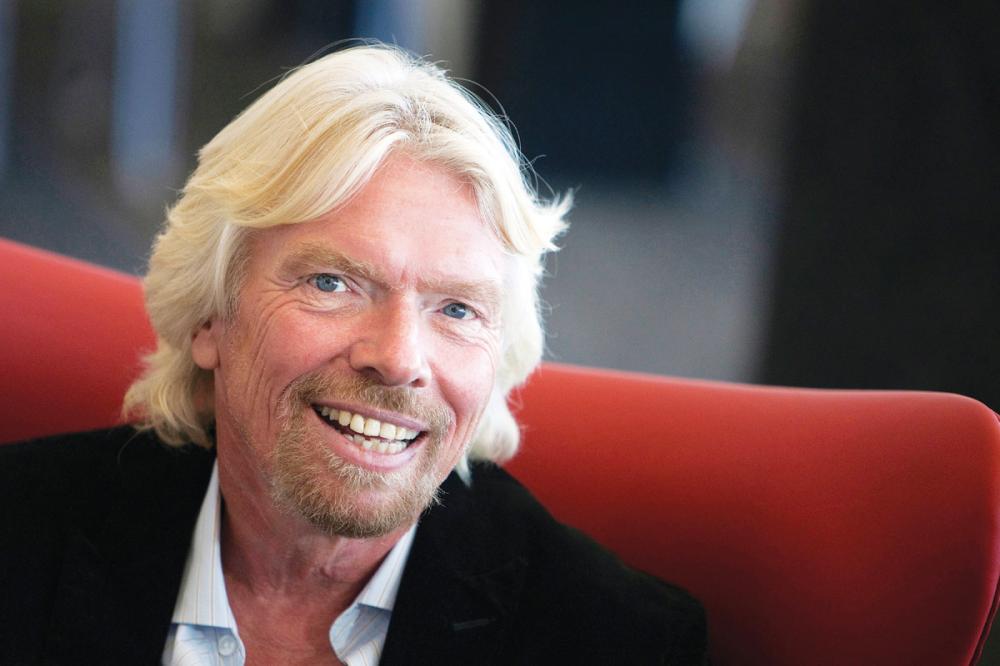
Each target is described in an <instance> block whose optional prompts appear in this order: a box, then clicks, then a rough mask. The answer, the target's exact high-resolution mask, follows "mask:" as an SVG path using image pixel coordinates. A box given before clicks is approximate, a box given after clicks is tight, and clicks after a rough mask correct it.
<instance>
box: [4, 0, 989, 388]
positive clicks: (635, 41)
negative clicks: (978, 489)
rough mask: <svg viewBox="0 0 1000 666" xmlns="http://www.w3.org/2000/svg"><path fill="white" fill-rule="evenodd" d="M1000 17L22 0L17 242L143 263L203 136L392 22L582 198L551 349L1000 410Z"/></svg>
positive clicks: (779, 1)
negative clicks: (922, 392) (930, 393)
mask: <svg viewBox="0 0 1000 666" xmlns="http://www.w3.org/2000/svg"><path fill="white" fill-rule="evenodd" d="M997 26H1000V5H998V4H997V3H995V2H986V1H983V2H965V3H953V4H949V3H939V2H929V1H926V0H906V1H905V2H903V1H896V2H894V1H892V0H884V1H882V2H875V3H872V2H844V3H828V2H827V3H824V2H810V1H808V0H756V1H755V0H658V1H656V2H653V1H647V2H638V1H634V0H616V1H611V0H603V1H598V0H572V1H571V0H546V1H545V2H540V1H536V0H481V1H475V0H354V1H352V0H199V1H198V2H195V1H193V0H192V1H188V2H183V1H181V2H165V1H163V0H119V1H117V2H115V1H114V0H20V1H16V0H0V235H2V236H5V237H8V238H12V239H14V240H18V241H21V242H25V243H29V244H32V245H39V246H43V247H47V248H51V249H53V250H56V251H58V252H62V253H66V254H70V255H75V256H78V257H81V258H84V259H87V260H90V261H95V262H98V263H101V264H105V265H108V266H111V267H114V268H117V269H120V270H124V271H128V272H132V273H141V272H142V271H143V270H144V265H145V262H146V257H147V253H148V249H149V244H150V241H151V239H152V236H153V234H154V233H155V232H156V230H157V228H158V226H159V224H160V222H161V219H162V215H163V210H164V208H165V206H167V205H168V204H170V203H171V202H172V201H173V200H174V199H175V197H176V194H177V191H178V190H179V188H180V187H181V186H182V185H183V182H184V179H185V175H186V174H187V173H188V172H189V171H190V170H191V169H192V168H193V165H194V161H195V155H196V151H197V149H198V147H199V146H201V145H202V144H204V143H205V142H206V141H207V140H208V139H210V138H211V137H212V136H213V135H214V134H215V133H216V132H217V131H218V130H219V129H221V128H222V127H223V126H224V125H225V124H226V123H227V122H228V121H229V120H230V119H231V118H232V117H233V116H234V115H235V114H236V113H237V112H239V111H240V110H241V109H242V108H244V107H245V106H247V105H248V104H249V103H250V102H251V101H252V100H253V99H254V98H256V97H257V96H258V95H259V94H260V93H261V91H262V90H264V89H266V87H267V86H269V85H270V84H271V83H272V82H273V81H274V80H275V78H276V77H278V76H280V75H281V74H282V73H284V72H286V71H287V70H288V69H289V68H290V67H294V66H295V65H297V64H300V63H302V62H304V61H306V60H308V59H309V58H311V57H314V56H315V55H316V54H318V53H321V52H324V51H327V50H329V49H330V48H331V47H332V45H334V44H336V43H337V42H339V41H341V40H344V39H348V38H351V37H373V38H378V39H382V40H385V41H388V42H395V43H397V44H399V45H401V46H403V47H406V48H408V49H410V50H412V51H414V52H417V53H420V54H425V55H428V56H430V57H431V58H433V59H435V60H438V61H440V62H441V63H442V64H443V65H444V66H445V67H447V68H448V69H450V70H451V71H452V72H453V73H454V74H455V75H456V76H459V77H463V78H465V79H469V80H470V81H475V82H476V83H475V84H472V83H470V84H469V86H470V88H471V89H472V90H473V91H475V92H477V93H478V94H480V95H481V96H483V97H485V98H486V99H487V100H488V101H489V103H490V104H492V105H494V106H495V107H496V108H498V109H499V108H501V106H500V105H502V109H503V110H504V111H505V112H506V114H507V115H508V116H509V117H510V119H511V120H512V122H513V123H514V125H515V126H516V128H517V131H518V134H519V139H520V142H521V146H522V149H523V151H524V153H525V155H526V156H527V157H528V159H529V160H531V162H532V164H533V165H534V166H535V168H536V170H537V171H538V173H539V174H540V176H541V178H542V179H543V181H544V183H545V185H544V187H551V188H552V190H554V191H557V192H562V191H565V190H566V189H569V188H572V189H573V190H575V192H576V201H577V204H576V209H575V211H574V213H573V215H572V224H573V226H572V228H571V231H570V233H569V234H568V235H567V236H566V237H565V239H564V241H563V245H564V249H563V250H562V251H561V252H559V253H558V254H556V255H554V256H552V257H551V258H550V261H549V265H548V267H549V273H550V277H549V279H548V282H547V286H546V287H545V290H544V298H545V301H546V303H547V319H548V322H549V328H550V332H551V337H550V340H549V352H548V357H549V358H550V359H554V360H559V361H566V362H575V363H584V364H588V365H596V366H606V367H614V368H622V369H628V370H639V371H649V372H657V373H666V374H673V375H681V376H687V377H702V378H711V379H723V380H736V381H754V382H764V383H776V384H794V385H805V386H831V387H899V388H914V389H937V390H946V391H957V392H961V393H965V394H969V395H972V396H974V397H977V398H979V399H980V400H983V401H985V402H987V403H988V404H991V405H992V406H993V407H998V406H1000V380H998V378H997V375H998V370H1000V351H998V346H997V340H998V333H1000V326H998V313H1000V307H998V306H1000V293H998V290H1000V279H998V277H1000V275H998V272H1000V256H998V254H1000V243H998V242H997V241H998V231H997V229H998V225H997V224H996V220H995V217H996V214H997V211H1000V205H998V204H1000V187H998V175H1000V168H998V166H1000V162H998V161H1000V145H998V144H1000V131H998V122H1000V87H998V82H1000V71H998V69H1000V40H998V39H996V35H995V33H996V30H997ZM485 91H488V92H485ZM3 288H5V289H13V288H17V285H4V287H3Z"/></svg>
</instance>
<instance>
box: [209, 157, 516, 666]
mask: <svg viewBox="0 0 1000 666" xmlns="http://www.w3.org/2000/svg"><path fill="white" fill-rule="evenodd" d="M506 270H507V260H506V257H505V255H504V252H503V249H502V248H501V246H500V244H499V242H498V241H497V240H496V238H495V237H494V236H493V235H492V234H491V233H490V232H489V231H488V229H487V227H486V226H485V224H484V223H483V221H482V220H481V218H480V216H479V212H478V207H477V205H476V201H475V198H474V197H473V194H472V192H471V189H470V188H469V187H467V186H466V185H465V184H463V183H462V182H461V181H460V180H458V179H457V178H455V177H453V176H452V175H450V174H449V173H448V172H447V171H445V170H444V169H442V168H441V167H438V166H435V165H430V164H425V163H421V162H417V161H414V160H412V159H409V158H407V157H406V156H403V155H394V156H391V157H390V158H389V159H388V160H387V162H386V163H385V164H384V165H383V167H382V168H381V169H380V170H379V172H378V173H377V174H376V175H375V177H374V178H373V179H372V180H371V181H370V182H369V183H368V184H367V185H366V186H365V187H364V188H363V189H362V191H361V192H360V193H359V194H358V195H357V196H356V197H354V198H353V199H352V200H351V201H350V202H349V203H348V204H347V205H346V206H345V207H343V208H341V209H339V210H335V211H332V212H330V213H328V214H326V215H324V216H322V217H320V218H319V219H317V220H315V221H312V222H307V223H303V224H296V225H288V226H282V227H276V228H271V229H267V230H263V231H261V232H258V233H257V234H256V235H255V237H254V238H253V239H252V241H251V252H250V258H249V262H248V265H247V278H246V280H245V282H244V284H243V287H242V290H241V293H240V298H239V307H238V312H237V314H236V316H235V317H234V318H233V320H232V321H225V320H222V319H214V320H212V321H210V322H208V323H206V324H205V326H204V327H202V328H201V329H199V330H198V331H197V332H196V333H195V334H194V338H193V345H192V355H193V358H194V360H195V362H196V363H197V364H198V365H199V366H200V367H202V368H205V369H209V370H212V371H214V376H215V413H216V445H217V449H218V460H219V479H220V487H221V491H222V495H223V498H224V507H225V508H224V512H223V528H222V556H223V569H224V571H225V575H226V585H227V592H228V594H229V600H230V604H231V605H232V606H233V610H234V613H235V615H236V619H237V622H238V624H239V627H240V635H241V638H243V640H244V643H245V644H246V646H247V653H248V663H269V662H270V663H336V660H335V657H334V655H333V654H332V651H331V650H330V646H329V639H328V636H327V631H328V629H329V627H330V624H331V623H332V621H333V619H334V618H335V617H336V616H337V615H338V614H339V613H340V612H341V611H342V610H343V609H345V608H346V607H347V606H348V605H349V604H350V602H351V601H352V600H353V599H354V597H355V596H356V595H357V593H358V592H359V591H360V590H361V588H362V587H363V586H364V584H365V582H366V581H367V580H368V578H369V577H370V576H371V574H372V573H373V572H374V570H375V568H377V566H378V564H379V562H380V561H381V560H382V558H383V557H384V556H385V554H386V553H387V552H388V551H389V549H391V547H392V546H393V545H394V544H395V543H396V541H397V540H398V539H399V537H400V536H401V535H402V534H403V533H405V531H406V530H407V529H408V528H409V527H410V526H411V525H412V524H413V522H414V521H415V520H416V518H417V517H418V515H419V513H420V511H421V510H422V509H423V508H424V507H425V506H426V504H427V502H428V501H430V500H431V497H432V495H433V489H434V488H436V487H437V485H438V484H440V482H441V481H442V480H443V479H444V478H445V477H446V476H447V475H448V473H449V472H450V471H451V470H452V468H453V467H454V466H455V464H456V463H457V462H458V460H459V459H460V457H461V455H462V453H463V451H464V448H465V446H466V445H467V443H468V441H469V439H470V437H471V435H472V433H473V432H474V430H475V427H476V424H477V422H478V419H479V417H480V415H481V414H482V411H483V409H484V408H485V406H486V403H487V400H488V398H489V395H490V392H491V390H492V386H493V381H494V377H495V373H496V366H497V362H498V358H499V354H500V340H501V323H502V322H501V321H500V316H501V298H502V295H503V292H502V286H503V284H504V276H505V274H506V273H505V271H506ZM312 405H325V406H330V407H335V408H338V409H348V410H350V411H351V412H355V413H361V414H363V415H365V416H371V417H376V418H380V419H382V420H385V421H389V422H394V423H397V424H399V425H406V426H407V427H410V428H414V429H417V430H420V431H421V433H422V434H421V436H420V437H418V438H417V439H416V440H414V442H413V443H412V444H411V445H410V446H409V447H408V448H407V449H406V450H404V451H403V452H402V453H400V454H396V455H385V454H377V453H373V452H364V451H362V450H361V449H360V448H359V447H358V446H357V445H356V444H354V443H352V442H350V441H349V440H348V439H346V438H345V437H344V436H343V435H342V434H340V433H339V432H338V431H337V430H335V429H334V428H332V427H331V426H330V425H328V424H327V423H325V422H324V421H323V420H322V419H321V418H320V417H319V416H318V415H317V414H316V413H315V411H314V410H313V407H312Z"/></svg>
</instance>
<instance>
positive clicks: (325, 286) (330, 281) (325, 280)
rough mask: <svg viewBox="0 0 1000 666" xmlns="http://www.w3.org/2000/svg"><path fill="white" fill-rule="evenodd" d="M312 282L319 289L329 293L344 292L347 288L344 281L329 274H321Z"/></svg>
mask: <svg viewBox="0 0 1000 666" xmlns="http://www.w3.org/2000/svg"><path fill="white" fill-rule="evenodd" d="M312 280H313V284H314V285H316V288H317V289H319V290H320V291H324V292H327V293H332V292H335V291H344V290H345V289H346V288H347V287H346V285H345V284H344V280H343V279H341V278H340V277H338V276H336V275H330V274H329V273H321V274H319V275H317V276H315V277H314V278H313V279H312Z"/></svg>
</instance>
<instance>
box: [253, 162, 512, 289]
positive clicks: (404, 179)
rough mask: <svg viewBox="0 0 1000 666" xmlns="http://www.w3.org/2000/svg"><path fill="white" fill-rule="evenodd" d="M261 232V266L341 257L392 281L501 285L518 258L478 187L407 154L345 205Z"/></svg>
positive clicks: (257, 243) (256, 246) (257, 254)
mask: <svg viewBox="0 0 1000 666" xmlns="http://www.w3.org/2000/svg"><path fill="white" fill-rule="evenodd" d="M255 236H256V237H255V239H254V241H253V243H252V251H251V255H252V257H251V263H252V264H256V265H257V267H258V268H263V267H264V266H262V265H261V264H264V265H267V264H271V265H275V266H276V265H282V264H283V265H286V266H287V265H288V264H289V262H291V263H296V262H297V263H299V264H312V265H313V266H312V268H314V269H316V270H321V268H322V266H320V265H319V264H322V263H324V262H325V261H327V260H329V259H330V258H331V257H333V256H337V257H340V258H341V259H343V260H346V261H347V262H349V263H351V264H352V265H353V266H354V267H355V268H357V269H359V270H361V269H363V272H365V273H368V274H371V277H373V278H376V277H377V279H378V280H379V281H383V282H386V283H387V284H388V285H390V286H405V285H407V284H410V283H415V282H420V283H422V284H431V283H433V282H435V281H440V280H450V281H455V280H462V281H467V282H468V281H475V282H482V281H492V282H495V283H497V285H498V286H499V285H500V284H501V283H502V282H504V281H505V280H504V278H505V276H506V275H507V270H508V267H509V263H510V262H509V258H508V256H507V253H506V252H505V251H504V249H503V247H502V245H501V243H500V241H499V240H498V239H497V238H496V236H495V235H494V233H493V232H492V230H491V229H490V227H489V225H487V224H486V223H485V222H484V220H483V219H482V216H481V214H480V211H479V206H478V202H477V200H476V197H475V194H474V192H473V189H472V187H471V186H469V185H468V184H467V183H465V182H463V181H462V180H461V179H459V178H458V177H457V176H455V175H453V174H452V173H450V172H449V171H447V170H446V169H445V168H443V167H440V166H437V165H434V164H428V163H425V162H420V161H417V160H413V159H410V158H408V157H405V156H391V157H390V158H389V159H388V160H387V161H386V163H385V164H384V165H383V166H382V167H381V168H380V169H379V170H378V171H377V172H376V174H375V175H374V176H373V177H372V179H371V180H370V181H369V182H368V183H367V184H366V185H365V186H364V187H363V188H362V189H361V190H360V191H359V192H358V193H357V195H355V196H354V197H353V198H351V199H350V200H349V201H348V202H347V203H346V204H345V205H343V206H341V207H339V208H337V209H335V210H333V211H331V212H329V213H327V214H325V215H322V216H320V217H319V218H317V219H316V220H313V221H310V222H304V223H300V224H292V225H284V226H279V227H273V228H270V229H266V230H263V231H261V232H258V233H257V234H255ZM341 263H343V261H342V262H341ZM302 268H303V269H307V268H309V266H306V265H303V266H302Z"/></svg>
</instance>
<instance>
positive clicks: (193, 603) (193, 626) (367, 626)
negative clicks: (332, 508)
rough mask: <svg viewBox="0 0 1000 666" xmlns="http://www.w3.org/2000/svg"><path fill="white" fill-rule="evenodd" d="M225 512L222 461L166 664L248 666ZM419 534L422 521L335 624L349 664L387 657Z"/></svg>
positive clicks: (334, 638) (197, 533) (335, 645)
mask: <svg viewBox="0 0 1000 666" xmlns="http://www.w3.org/2000/svg"><path fill="white" fill-rule="evenodd" d="M221 512H222V502H221V496H220V494H219V470H218V464H216V466H215V468H214V469H213V470H212V479H211V481H210V482H209V484H208V490H207V491H206V493H205V499H204V500H203V501H202V504H201V511H200V512H199V514H198V521H197V523H196V524H195V528H194V538H193V539H192V542H191V550H190V552H189V553H188V560H187V564H186V565H185V567H184V577H183V578H182V579H181V588H180V594H179V595H178V597H177V604H176V605H175V606H174V615H173V620H172V624H171V626H170V633H169V634H168V635H167V643H166V645H165V647H164V650H163V664H164V665H165V666H208V665H211V666H243V663H244V661H245V660H246V649H245V648H244V646H243V641H241V640H240V634H239V630H238V628H237V626H236V618H235V617H234V616H233V611H232V609H231V608H230V607H229V599H228V597H227V596H226V580H225V577H224V576H223V574H222V556H221V552H220V549H219V543H220V542H219V529H220V527H221V524H222V521H221ZM415 532H416V525H414V526H413V527H411V528H410V529H409V530H408V531H407V532H406V534H404V535H403V537H402V538H401V539H400V540H399V541H398V542H397V543H396V545H395V546H393V548H392V550H390V551H389V554H388V555H386V557H385V559H384V560H382V564H381V565H380V566H379V568H378V569H377V570H376V571H375V574H374V575H373V576H372V577H371V579H370V580H369V581H368V584H367V585H365V587H364V589H363V590H361V593H360V594H359V595H358V597H357V599H355V600H354V603H352V604H351V605H350V606H348V608H347V609H346V610H345V611H344V612H343V613H341V614H340V616H339V617H337V619H336V620H334V622H333V625H332V626H331V627H330V647H331V649H332V650H333V651H334V652H335V653H336V655H337V658H338V659H340V661H342V662H344V663H345V664H347V665H348V666H373V665H374V664H377V663H378V661H379V659H380V658H381V656H382V647H383V646H384V645H385V637H386V633H387V632H388V630H389V620H390V619H391V618H392V609H393V607H394V606H395V603H396V593H397V592H398V591H399V582H400V580H401V579H402V576H403V569H404V568H405V567H406V560H407V558H408V557H409V554H410V546H411V545H412V543H413V535H414V533H415Z"/></svg>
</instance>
